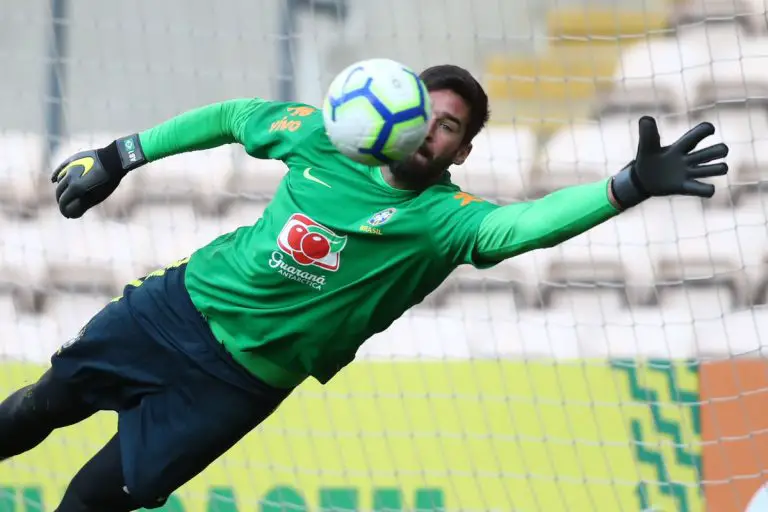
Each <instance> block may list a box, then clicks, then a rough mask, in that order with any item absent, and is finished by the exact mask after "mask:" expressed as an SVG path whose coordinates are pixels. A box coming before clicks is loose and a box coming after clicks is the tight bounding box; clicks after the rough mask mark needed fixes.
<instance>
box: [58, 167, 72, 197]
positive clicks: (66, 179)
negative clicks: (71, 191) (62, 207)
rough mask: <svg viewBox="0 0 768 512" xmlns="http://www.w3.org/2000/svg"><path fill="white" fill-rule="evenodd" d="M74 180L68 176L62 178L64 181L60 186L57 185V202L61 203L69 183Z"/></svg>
mask: <svg viewBox="0 0 768 512" xmlns="http://www.w3.org/2000/svg"><path fill="white" fill-rule="evenodd" d="M71 179H72V176H71V175H69V174H67V175H66V176H64V178H62V180H61V181H60V182H59V184H58V185H56V201H59V200H60V199H61V194H63V193H64V191H65V190H66V189H67V187H68V186H69V182H70V180H71Z"/></svg>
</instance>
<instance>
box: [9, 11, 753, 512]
mask: <svg viewBox="0 0 768 512" xmlns="http://www.w3.org/2000/svg"><path fill="white" fill-rule="evenodd" d="M2 12H3V14H2V15H1V16H0V68H1V69H2V70H3V71H2V77H3V78H2V80H0V112H1V113H2V114H1V115H0V182H1V183H0V208H1V209H2V215H1V216H0V332H2V333H3V335H2V337H0V349H1V350H2V355H3V361H2V370H1V371H0V375H2V376H1V377H0V391H2V393H3V395H5V394H7V393H9V392H11V391H13V390H15V389H16V388H18V387H20V386H22V385H25V384H29V383H31V382H33V381H34V379H35V378H36V377H37V376H39V375H40V373H41V372H42V371H43V370H44V369H45V368H46V365H47V364H48V360H49V357H50V355H51V354H52V353H53V352H54V351H55V350H56V349H57V348H58V347H59V346H60V345H61V344H62V343H64V342H66V341H67V340H68V339H70V338H72V337H73V336H74V335H75V334H76V333H77V332H78V331H79V329H80V328H81V327H82V325H83V324H84V322H85V321H87V320H88V319H89V318H90V316H92V315H93V314H94V313H96V312H97V311H98V310H99V309H100V308H101V307H102V306H103V305H104V303H105V302H106V301H108V300H110V299H111V298H112V297H114V296H116V295H119V293H120V289H121V286H122V285H123V284H124V283H126V282H127V281H130V280H131V279H134V278H136V277H138V276H141V275H144V274H145V273H146V272H147V271H150V270H153V269H155V268H159V267H162V266H164V265H166V264H169V263H170V262H172V261H174V260H176V259H178V258H180V257H183V256H185V255H187V254H188V253H189V252H190V251H192V250H194V249H196V248H197V247H199V246H200V245H202V244H204V243H206V242H208V241H210V240H211V239H212V238H214V237H215V236H217V235H219V234H221V233H225V232H227V231H229V230H232V229H233V228H235V227H237V226H240V225H244V224H249V223H253V222H255V221H256V220H257V219H258V218H259V217H260V216H261V214H262V212H263V211H264V208H265V206H266V204H267V202H268V201H269V198H270V195H271V194H272V192H273V191H274V188H275V186H276V184H277V183H278V182H279V180H280V179H281V178H282V176H283V173H284V170H285V169H284V167H283V166H282V164H280V163H279V162H277V163H276V162H272V161H258V160H254V159H251V158H247V157H246V155H245V154H244V153H243V151H242V149H241V148H239V147H234V146H229V147H224V148H220V149H216V150H211V151H207V152H205V153H200V154H196V155H195V157H194V158H189V157H188V156H184V155H182V156H178V157H172V158H168V159H166V160H163V161H161V162H157V163H156V164H153V165H151V166H148V167H147V168H144V169H142V170H141V171H140V172H137V173H136V175H135V176H134V175H132V176H131V177H130V179H127V180H125V181H124V183H123V184H122V185H121V187H120V189H119V190H118V192H116V193H115V194H114V195H113V196H112V197H111V198H110V199H109V200H108V201H107V202H106V203H104V204H103V205H101V206H100V207H99V208H97V209H95V210H94V211H93V212H91V213H89V214H88V215H86V216H85V217H84V218H82V219H79V220H77V221H68V220H66V219H64V218H63V217H61V215H59V214H58V211H57V209H56V206H55V202H54V198H53V188H52V187H51V185H50V183H49V181H48V177H49V175H50V172H51V170H52V168H53V167H52V166H53V165H54V164H55V163H56V162H57V161H58V160H59V159H61V158H63V157H64V156H66V155H68V154H70V153H72V152H74V151H75V150H78V149H83V148H87V147H93V146H96V145H103V144H106V143H108V142H109V141H111V140H112V139H114V138H115V137H116V136H119V135H125V134H128V133H133V132H136V131H139V130H142V129H144V128H147V127H149V126H152V125H154V124H156V123H158V122H160V121H163V120H165V119H167V118H169V117H171V116H173V115H176V114H178V113H180V112H182V111H184V110H187V109H190V108H193V107H197V106H201V105H204V104H207V103H211V102H215V101H221V100H225V99H230V98H234V97H252V96H262V97H265V98H270V99H298V100H301V101H305V102H307V103H310V104H319V102H320V101H321V100H322V97H323V93H324V89H325V87H326V86H327V85H328V84H329V83H330V80H331V79H332V78H333V76H334V75H335V73H337V72H338V71H340V70H341V69H342V68H343V67H345V66H346V65H348V64H349V63H351V62H353V61H355V60H359V59H365V58H370V57H379V56H383V57H389V58H393V59H396V60H399V61H401V62H404V63H407V64H408V65H410V66H412V67H413V68H415V69H420V68H423V67H425V66H428V65H432V64H437V63H456V64H459V65H462V66H465V67H467V68H468V69H470V70H471V71H472V72H473V73H474V74H475V75H476V76H477V77H478V79H480V80H481V82H482V83H483V84H484V86H485V87H486V89H487V91H488V93H489V95H490V98H491V107H492V110H493V113H492V121H491V124H490V126H489V127H488V128H487V129H486V130H485V131H484V132H483V133H482V134H480V135H479V136H478V137H477V139H476V140H475V143H474V149H473V151H472V154H471V156H470V158H469V160H468V162H467V163H466V164H465V165H464V166H461V167H457V168H455V169H453V177H454V180H455V181H456V182H457V183H458V184H460V185H461V186H462V187H464V188H465V189H466V190H467V191H469V192H471V193H474V194H476V195H478V196H480V197H484V198H486V199H488V200H491V201H496V202H499V203H502V204H506V203H510V202H514V201H527V200H535V199H536V198H539V197H542V196H543V195H545V194H548V193H551V192H553V191H555V190H557V189H559V188H562V187H565V186H572V185H578V184H580V183H585V182H590V181H595V180H599V179H602V178H604V177H607V176H609V175H611V174H612V173H615V172H616V171H618V170H619V169H620V168H621V167H623V166H624V165H625V164H626V163H627V162H628V161H629V160H631V159H632V158H633V156H634V153H635V148H636V143H637V120H638V118H639V117H640V116H641V115H645V114H650V115H653V116H655V117H656V118H657V120H658V122H659V126H660V130H661V132H662V137H663V139H664V140H666V141H672V140H675V139H676V138H677V137H679V136H680V135H681V134H682V133H684V132H685V131H686V130H688V129H689V128H691V127H693V126H694V125H695V124H697V123H699V122H701V121H705V120H706V121H710V122H712V123H713V124H714V125H715V126H716V127H717V129H718V132H717V134H716V136H714V137H712V138H711V139H709V140H708V143H714V142H716V141H718V140H724V141H726V142H728V143H729V145H730V147H731V153H730V155H729V158H728V161H729V164H730V169H731V171H730V173H729V176H728V177H727V178H719V179H716V180H711V181H712V182H714V183H716V184H717V186H718V189H717V190H718V191H717V194H716V196H715V197H714V198H712V199H711V200H709V201H705V202H702V201H700V200H698V199H691V198H674V199H653V200H651V201H648V202H647V203H645V204H643V205H642V206H640V207H637V208H635V209H633V210H632V211H628V212H625V213H623V214H621V215H620V216H618V217H617V218H615V219H613V220H611V221H609V222H606V223H605V224H603V225H601V226H599V227H598V228H595V229H594V230H592V231H590V232H588V233H586V234H583V235H581V236H578V237H576V238H574V239H572V240H570V241H568V242H567V243H565V244H563V245H561V246H559V247H555V248H551V249H545V250H539V251H535V252H532V253H528V254H525V255H523V256H521V257H518V258H514V259H512V260H509V261H507V262H505V263H504V264H501V265H498V266H497V267H495V268H493V269H491V270H485V271H477V270H473V269H465V268H461V269H459V271H457V272H456V273H455V275H453V276H452V277H451V279H450V280H449V281H447V282H446V283H445V284H444V285H443V286H442V287H441V288H440V289H439V290H437V291H436V292H435V293H434V294H432V295H431V296H430V297H429V298H428V299H427V300H426V301H424V303H422V304H420V305H419V306H417V307H416V308H414V309H413V310H412V311H410V312H408V314H407V315H405V316H404V317H403V318H401V319H400V320H398V321H397V322H396V323H395V324H394V325H393V326H392V327H391V329H389V330H388V331H386V332H384V333H382V334H380V335H378V336H376V337H375V338H373V339H371V340H370V341H369V342H368V343H366V344H365V346H364V347H363V348H362V349H361V351H360V353H359V355H358V360H357V362H356V363H354V364H353V365H352V366H350V367H349V368H347V369H345V370H344V371H343V372H342V373H341V374H340V375H339V376H338V377H337V378H335V379H334V380H333V381H332V382H331V383H330V384H329V385H327V386H320V385H318V384H317V383H315V382H307V383H305V384H304V385H302V386H301V388H300V389H299V390H297V392H296V393H295V394H294V395H292V396H291V397H290V399H289V400H288V401H287V402H286V403H285V405H284V406H283V407H281V408H280V410H279V411H278V412H277V413H276V414H275V415H274V416H273V417H271V418H270V419H269V420H268V421H267V422H265V423H264V424H263V425H262V426H261V427H260V428H259V429H258V430H256V431H254V432H253V433H251V434H250V435H249V436H247V437H246V438H245V439H244V440H243V441H242V442H241V443H239V444H238V445H237V446H236V447H235V448H233V449H232V450H231V451H230V452H229V453H227V454H226V456H224V457H223V458H222V459H221V460H219V461H218V462H216V463H215V464H214V465H212V466H211V467H210V468H208V469H207V470H206V471H205V472H204V473H203V474H201V475H200V476H199V477H197V478H195V479H194V480H193V481H192V482H190V483H189V484H187V485H185V486H184V487H183V488H181V489H179V490H178V491H177V492H176V493H175V494H174V495H173V496H172V497H171V499H170V500H169V501H168V503H167V504H166V505H165V507H164V509H163V510H166V511H173V512H182V511H184V512H193V511H217V512H234V511H245V510H261V511H268V512H276V511H302V510H306V511H309V510H313V511H315V510H323V511H358V510H359V511H363V510H369V511H377V512H385V511H390V512H391V511H401V510H412V511H419V512H434V511H459V510H463V511H478V512H479V511H526V512H527V511H539V510H541V511H547V512H551V511H558V510H563V511H565V510H576V511H613V510H622V511H652V510H653V511H681V512H682V511H686V512H688V511H704V510H712V511H718V512H729V511H733V512H743V511H745V510H750V511H756V510H766V507H768V505H767V504H766V503H768V491H765V490H762V489H763V484H764V481H765V480H766V476H765V472H766V470H768V438H767V437H766V429H768V412H766V407H765V402H766V395H765V391H766V389H768V364H767V363H766V361H765V359H764V355H763V351H762V349H763V344H764V343H766V342H768V309H766V305H765V304H766V302H767V296H768V259H766V257H767V256H768V245H767V244H766V239H768V222H767V221H766V214H767V213H768V207H766V205H765V204H764V201H765V199H766V195H765V187H762V188H761V185H764V184H765V183H766V176H768V160H767V159H766V158H767V157H765V156H764V154H765V151H764V150H763V149H764V146H765V145H766V143H767V142H768V109H767V106H766V99H767V98H768V71H766V70H768V25H767V23H766V12H765V7H764V6H763V4H762V2H759V1H757V0H680V1H672V0H623V1H621V2H619V1H609V0H558V1H553V0H548V1H543V0H540V1H534V2H526V1H522V0H521V1H498V0H475V1H472V2H468V1H464V0H418V1H409V0H389V1H386V2H381V1H373V0H346V1H344V0H260V1H253V0H219V1H217V2H203V1H199V0H195V1H191V0H165V1H163V2H152V1H149V0H125V1H122V2H119V3H114V2H103V1H98V0H70V1H68V0H51V1H50V2H42V1H36V2H30V1H25V0H5V1H4V2H3V9H2ZM150 184H151V186H150ZM318 328H322V326H318ZM114 428H115V418H114V415H112V414H106V413H104V414H99V415H96V416H95V417H93V418H91V419H89V420H88V421H86V422H84V423H83V424H81V425H78V426H75V427H71V428H68V429H64V430H62V431H57V432H56V433H54V434H53V435H52V436H51V437H50V438H49V439H48V440H46V441H45V443H44V444H43V445H41V446H40V447H38V448H37V449H36V450H34V451H33V452H31V453H29V454H25V455H23V456H20V457H17V458H15V459H12V460H9V461H6V462H3V463H2V464H0V510H7V511H24V512H31V511H43V510H53V508H54V507H55V506H56V504H57V502H58V499H59V498H60V496H61V494H62V492H63V490H64V489H65V487H66V485H67V483H68V482H69V479H70V478H71V477H72V476H73V475H74V473H75V472H76V470H77V469H78V468H79V466H80V465H81V464H82V463H84V462H85V461H86V460H87V459H88V458H89V457H90V456H91V455H92V454H93V453H95V451H96V450H97V449H98V448H99V447H100V446H101V445H102V444H103V443H104V442H105V441H106V439H108V438H109V437H110V436H111V435H112V433H113V432H114ZM750 503H751V505H750ZM750 507H751V508H750Z"/></svg>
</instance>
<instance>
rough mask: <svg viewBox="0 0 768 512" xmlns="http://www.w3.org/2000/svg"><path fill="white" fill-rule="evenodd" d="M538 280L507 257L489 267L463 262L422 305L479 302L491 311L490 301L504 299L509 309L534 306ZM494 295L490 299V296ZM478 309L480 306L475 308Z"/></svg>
mask: <svg viewBox="0 0 768 512" xmlns="http://www.w3.org/2000/svg"><path fill="white" fill-rule="evenodd" d="M535 284H536V283H535V282H532V281H531V279H530V276H529V275H527V274H526V273H525V272H524V271H523V270H522V269H521V268H520V267H518V266H516V265H515V262H514V261H513V260H506V261H503V262H501V263H499V264H498V265H496V266H494V267H491V268H489V269H483V270H479V269H477V268H475V267H472V266H470V265H462V266H460V267H459V268H457V269H456V270H455V271H454V272H453V274H451V276H450V277H449V279H447V280H446V281H445V282H444V283H443V284H442V285H441V286H439V287H438V288H437V289H436V290H435V291H434V292H432V293H431V294H430V295H429V296H427V298H426V299H425V300H424V302H422V305H423V306H427V307H433V308H446V307H451V306H452V305H453V306H456V307H459V308H462V309H464V308H465V307H469V302H470V301H472V303H473V304H475V303H477V302H478V301H480V302H481V303H482V304H481V305H480V310H481V311H484V312H485V314H486V315H487V314H488V311H489V309H488V304H490V303H491V302H494V300H495V301H496V302H499V301H501V302H505V303H507V304H511V306H510V307H508V308H507V309H509V310H513V309H515V308H525V307H532V306H534V305H535V304H536V303H537V302H538V296H537V290H536V286H535ZM491 295H493V297H492V298H491V297H490V296H491ZM475 309H477V308H475Z"/></svg>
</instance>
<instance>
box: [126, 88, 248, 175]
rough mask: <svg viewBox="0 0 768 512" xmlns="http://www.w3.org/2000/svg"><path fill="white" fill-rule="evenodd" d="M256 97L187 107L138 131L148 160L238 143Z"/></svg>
mask: <svg viewBox="0 0 768 512" xmlns="http://www.w3.org/2000/svg"><path fill="white" fill-rule="evenodd" d="M257 108H258V100H253V99H234V100H229V101H224V102H221V103H214V104H212V105H206V106H204V107H199V108H196V109H193V110H189V111H187V112H184V113H183V114H180V115H178V116H176V117H173V118H171V119H169V120H167V121H164V122H163V123H160V124H158V125H156V126H154V127H152V128H149V129H148V130H145V131H143V132H141V133H139V140H140V141H141V147H142V150H143V151H144V156H145V157H146V158H147V160H148V161H149V162H153V161H155V160H160V159H161V158H165V157H167V156H171V155H176V154H179V153H186V152H189V151H199V150H202V149H210V148H215V147H218V146H222V145H224V144H232V143H235V142H240V143H242V139H243V131H244V128H245V123H246V121H247V120H248V117H249V116H250V115H251V114H252V113H253V112H254V111H255V110H256V109H257Z"/></svg>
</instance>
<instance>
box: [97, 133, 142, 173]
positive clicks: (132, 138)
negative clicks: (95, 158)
mask: <svg viewBox="0 0 768 512" xmlns="http://www.w3.org/2000/svg"><path fill="white" fill-rule="evenodd" d="M98 155H99V160H101V163H102V165H104V168H105V169H107V170H108V171H109V172H112V173H116V174H120V176H125V175H126V174H128V172H129V171H132V170H134V169H136V168H138V167H141V166H142V165H144V164H146V163H147V159H146V157H145V156H144V150H143V149H142V148H141V141H140V140H139V135H138V134H136V133H135V134H133V135H129V136H127V137H121V138H119V139H117V140H115V141H113V142H112V143H111V144H109V145H108V146H106V147H104V148H101V149H99V150H98Z"/></svg>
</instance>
